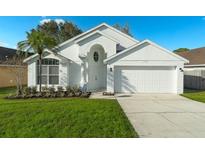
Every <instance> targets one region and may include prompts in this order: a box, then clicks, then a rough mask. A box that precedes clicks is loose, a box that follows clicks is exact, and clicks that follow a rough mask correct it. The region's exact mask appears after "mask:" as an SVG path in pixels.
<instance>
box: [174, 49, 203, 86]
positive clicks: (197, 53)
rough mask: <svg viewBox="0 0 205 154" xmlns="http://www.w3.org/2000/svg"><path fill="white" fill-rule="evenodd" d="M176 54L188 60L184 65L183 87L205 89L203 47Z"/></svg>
mask: <svg viewBox="0 0 205 154" xmlns="http://www.w3.org/2000/svg"><path fill="white" fill-rule="evenodd" d="M177 54H178V55H180V56H182V57H184V58H186V59H188V60H189V63H188V64H185V65H184V67H185V68H184V87H185V88H191V89H205V47H202V48H196V49H192V50H190V51H188V52H179V53H177Z"/></svg>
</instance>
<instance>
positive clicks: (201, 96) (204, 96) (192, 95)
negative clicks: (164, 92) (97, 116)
mask: <svg viewBox="0 0 205 154" xmlns="http://www.w3.org/2000/svg"><path fill="white" fill-rule="evenodd" d="M181 95H182V96H184V97H187V98H189V99H192V100H195V101H199V102H203V103H205V91H203V90H190V89H189V90H185V91H184V94H181Z"/></svg>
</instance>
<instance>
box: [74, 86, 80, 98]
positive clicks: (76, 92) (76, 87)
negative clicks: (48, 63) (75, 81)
mask: <svg viewBox="0 0 205 154" xmlns="http://www.w3.org/2000/svg"><path fill="white" fill-rule="evenodd" d="M81 93H82V92H81V90H80V87H79V86H73V87H72V94H73V96H80V95H81Z"/></svg>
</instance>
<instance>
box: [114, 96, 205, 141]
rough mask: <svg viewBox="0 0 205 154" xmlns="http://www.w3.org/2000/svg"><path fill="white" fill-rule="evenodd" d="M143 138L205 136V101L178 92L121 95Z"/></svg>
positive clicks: (132, 121)
mask: <svg viewBox="0 0 205 154" xmlns="http://www.w3.org/2000/svg"><path fill="white" fill-rule="evenodd" d="M116 98H117V100H118V102H119V104H120V105H121V107H122V108H123V110H124V112H125V113H126V115H127V117H128V118H129V120H130V122H131V123H132V125H133V126H134V128H135V130H136V132H137V133H138V134H139V136H140V137H156V138H159V137H179V138H180V137H191V138H192V137H205V104H203V103H200V102H197V101H192V100H190V99H187V98H184V97H182V96H179V95H174V94H135V95H127V94H118V95H116Z"/></svg>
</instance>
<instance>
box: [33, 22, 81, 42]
mask: <svg viewBox="0 0 205 154" xmlns="http://www.w3.org/2000/svg"><path fill="white" fill-rule="evenodd" d="M37 30H38V31H41V32H43V33H46V34H48V35H49V36H50V37H52V38H54V39H55V40H56V42H57V44H60V43H62V42H64V41H66V40H68V39H70V38H72V37H74V36H76V35H78V34H81V33H82V31H81V30H80V29H79V28H78V27H77V26H76V25H75V24H73V23H72V22H67V21H65V22H56V21H55V20H51V21H49V22H45V23H43V24H40V25H38V26H37Z"/></svg>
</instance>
